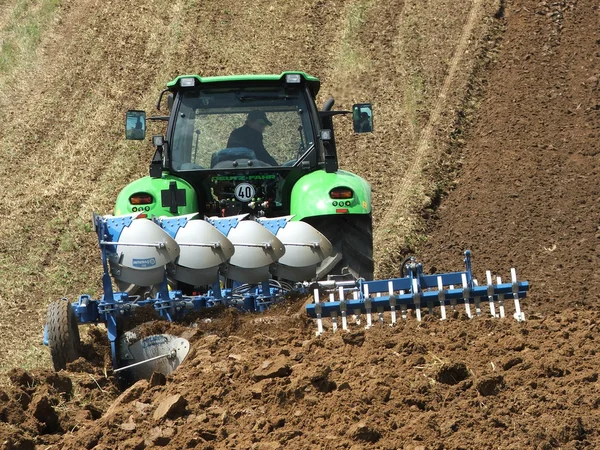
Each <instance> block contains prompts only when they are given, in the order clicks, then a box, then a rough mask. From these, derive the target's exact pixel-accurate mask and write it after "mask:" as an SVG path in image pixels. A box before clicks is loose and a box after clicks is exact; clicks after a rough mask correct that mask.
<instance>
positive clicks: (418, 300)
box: [412, 278, 421, 322]
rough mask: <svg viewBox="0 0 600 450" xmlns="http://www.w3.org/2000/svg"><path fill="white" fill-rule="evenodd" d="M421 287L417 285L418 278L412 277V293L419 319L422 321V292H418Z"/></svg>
mask: <svg viewBox="0 0 600 450" xmlns="http://www.w3.org/2000/svg"><path fill="white" fill-rule="evenodd" d="M418 289H419V287H418V286H417V279H416V278H413V279H412V291H413V292H412V294H413V302H414V304H415V313H416V314H417V321H418V322H420V321H421V293H420V292H418Z"/></svg>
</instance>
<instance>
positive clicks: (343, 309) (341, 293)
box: [339, 286, 348, 330]
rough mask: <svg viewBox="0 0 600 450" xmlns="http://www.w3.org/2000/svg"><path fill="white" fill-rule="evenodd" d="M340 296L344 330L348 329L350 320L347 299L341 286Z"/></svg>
mask: <svg viewBox="0 0 600 450" xmlns="http://www.w3.org/2000/svg"><path fill="white" fill-rule="evenodd" d="M339 295H340V311H341V313H342V330H347V329H348V318H347V317H346V297H345V295H344V288H343V287H342V286H340V288H339Z"/></svg>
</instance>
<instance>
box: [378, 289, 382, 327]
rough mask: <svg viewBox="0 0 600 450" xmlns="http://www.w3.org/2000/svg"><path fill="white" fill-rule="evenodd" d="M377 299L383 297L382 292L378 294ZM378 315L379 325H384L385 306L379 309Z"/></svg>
mask: <svg viewBox="0 0 600 450" xmlns="http://www.w3.org/2000/svg"><path fill="white" fill-rule="evenodd" d="M377 297H381V292H378V293H377ZM377 314H378V321H379V323H383V306H378V307H377Z"/></svg>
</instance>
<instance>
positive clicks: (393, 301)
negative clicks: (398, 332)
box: [388, 281, 396, 325]
mask: <svg viewBox="0 0 600 450" xmlns="http://www.w3.org/2000/svg"><path fill="white" fill-rule="evenodd" d="M388 290H389V291H390V312H391V314H392V325H396V297H395V296H394V283H392V282H391V281H388Z"/></svg>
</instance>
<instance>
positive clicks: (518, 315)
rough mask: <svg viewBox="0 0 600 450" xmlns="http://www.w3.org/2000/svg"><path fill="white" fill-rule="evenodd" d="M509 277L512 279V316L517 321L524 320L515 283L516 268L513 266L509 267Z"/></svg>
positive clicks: (517, 286) (517, 287)
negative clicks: (513, 311) (513, 307)
mask: <svg viewBox="0 0 600 450" xmlns="http://www.w3.org/2000/svg"><path fill="white" fill-rule="evenodd" d="M510 277H511V281H512V292H513V298H514V300H515V314H514V317H515V319H517V321H518V322H522V321H524V320H525V314H523V313H522V312H521V304H520V302H519V285H518V284H517V270H516V269H515V268H514V267H513V268H511V269H510Z"/></svg>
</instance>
